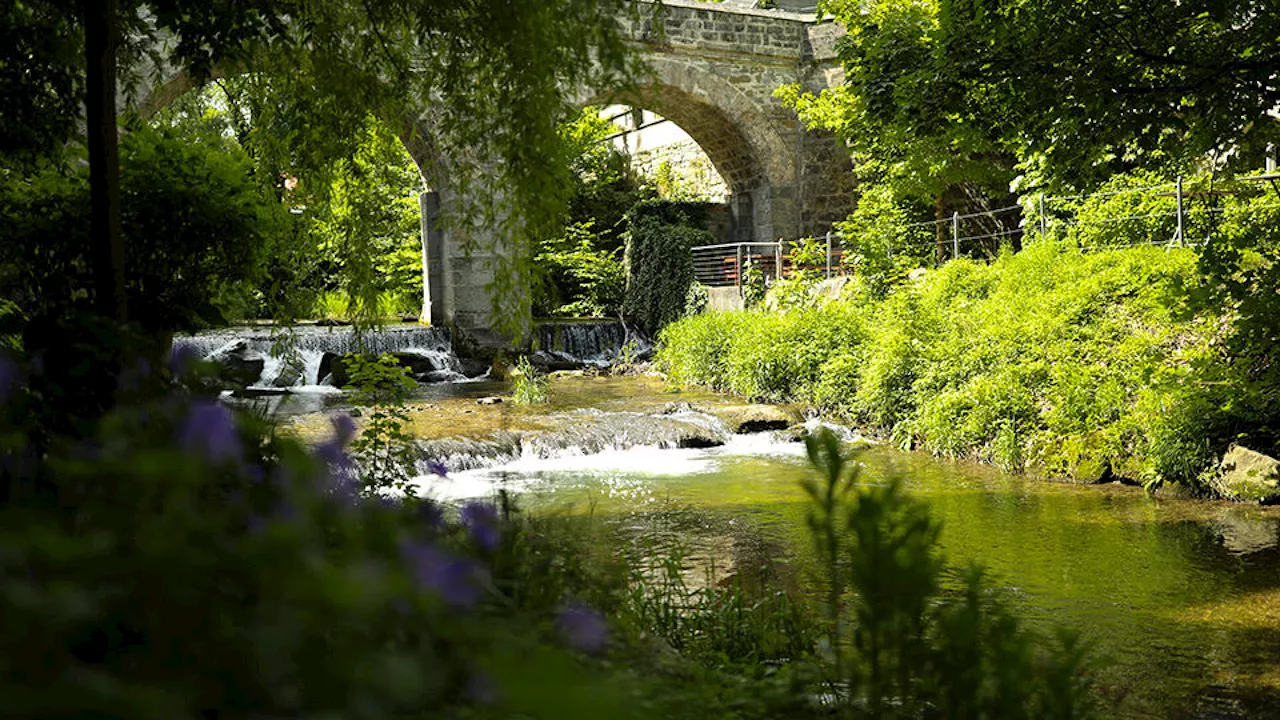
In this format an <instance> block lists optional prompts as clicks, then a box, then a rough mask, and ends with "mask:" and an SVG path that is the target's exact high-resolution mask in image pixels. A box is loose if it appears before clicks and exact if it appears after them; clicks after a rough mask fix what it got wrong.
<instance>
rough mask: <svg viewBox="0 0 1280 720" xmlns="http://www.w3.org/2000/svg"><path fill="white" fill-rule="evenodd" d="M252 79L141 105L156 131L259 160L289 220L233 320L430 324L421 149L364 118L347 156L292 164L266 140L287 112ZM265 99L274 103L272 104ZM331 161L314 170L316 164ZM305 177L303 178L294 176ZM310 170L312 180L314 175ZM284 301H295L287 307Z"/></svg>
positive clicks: (181, 81)
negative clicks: (178, 131)
mask: <svg viewBox="0 0 1280 720" xmlns="http://www.w3.org/2000/svg"><path fill="white" fill-rule="evenodd" d="M263 85H265V82H264V81H262V79H261V78H257V77H255V76H252V75H236V76H232V77H224V76H218V75H215V77H214V78H212V79H211V80H210V81H209V82H208V83H206V84H205V85H203V86H199V87H197V86H194V85H193V84H192V83H191V82H190V80H189V79H188V77H187V76H186V75H185V74H183V75H179V76H176V77H174V78H171V79H170V80H169V81H168V82H166V83H164V84H163V85H161V86H160V87H158V88H157V89H156V90H155V91H153V92H152V93H151V94H150V95H148V96H147V97H146V98H144V99H143V101H142V102H141V103H139V104H138V106H137V110H138V112H139V115H140V116H141V117H142V118H143V119H144V120H145V121H146V122H147V123H149V124H150V125H152V126H168V127H178V126H184V127H187V128H188V129H190V128H192V127H197V126H199V127H200V129H201V130H202V131H207V130H213V131H214V132H218V133H221V135H222V136H223V138H224V139H225V140H226V141H227V143H228V144H229V145H231V146H232V147H231V149H232V150H236V151H242V152H245V153H247V154H249V155H251V156H253V161H254V164H255V172H256V173H258V174H260V175H262V176H263V177H260V178H258V181H259V182H262V183H263V184H274V185H275V188H274V191H275V193H276V196H277V198H278V200H279V202H280V203H281V204H282V205H283V206H284V207H285V208H287V210H288V212H289V214H290V215H291V216H293V218H292V221H291V222H290V223H284V224H281V223H278V222H276V223H269V224H270V225H271V232H272V233H274V234H273V235H272V237H271V241H272V242H273V243H274V244H273V247H272V249H271V252H272V253H273V255H272V256H271V257H269V258H268V262H269V263H270V267H268V269H267V271H266V273H265V277H264V281H263V285H262V286H261V287H259V288H257V289H256V297H255V298H253V300H252V301H250V302H246V303H245V305H246V307H245V308H244V309H245V310H246V311H247V315H246V316H243V317H239V318H236V319H240V320H255V319H283V318H288V319H295V318H296V319H305V318H311V319H317V320H328V321H348V322H349V321H353V320H354V321H369V320H372V319H375V318H376V319H381V320H386V319H397V320H409V319H415V320H416V319H419V318H421V317H426V316H427V305H426V299H427V298H428V297H429V290H428V284H427V283H428V281H427V275H428V273H427V267H428V266H427V258H428V255H427V253H426V252H424V250H425V247H424V243H423V238H424V232H423V231H424V227H425V225H424V218H423V214H422V211H423V207H424V202H423V198H424V191H425V190H427V187H426V183H425V178H424V168H423V167H422V164H421V163H420V161H419V158H424V159H425V158H426V157H427V153H426V152H425V149H426V146H425V144H424V143H418V144H416V145H414V144H412V143H411V142H409V141H408V138H409V137H410V136H411V134H410V133H408V132H403V131H400V130H399V129H397V128H392V127H390V126H389V125H388V124H387V123H386V122H383V121H382V120H381V119H379V118H376V117H374V116H373V115H370V116H368V118H367V119H366V122H365V123H364V124H363V126H362V127H359V128H357V129H355V132H354V133H352V138H351V142H350V146H349V147H346V148H344V150H345V151H349V152H341V153H336V157H338V158H339V159H336V160H329V159H328V158H319V159H317V158H306V159H302V160H300V162H299V164H297V165H294V164H293V163H291V162H290V160H291V158H290V157H288V152H289V148H288V147H284V148H280V147H270V143H269V142H264V141H263V138H264V137H268V138H270V136H272V135H279V136H282V137H283V138H286V139H283V140H281V141H280V143H277V144H284V145H287V143H288V141H287V137H289V133H294V132H298V128H295V127H277V126H276V125H275V123H276V121H279V120H281V117H283V114H282V113H274V114H273V108H271V107H270V103H271V102H272V101H271V100H270V88H264V87H263ZM264 98H267V99H266V100H264ZM317 162H320V163H323V164H324V165H323V166H317V165H316V163H317ZM299 167H301V168H305V169H303V170H299V169H298V168H299ZM308 171H311V172H308ZM285 296H288V297H287V298H286V297H285Z"/></svg>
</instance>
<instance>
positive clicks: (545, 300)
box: [534, 222, 626, 317]
mask: <svg viewBox="0 0 1280 720" xmlns="http://www.w3.org/2000/svg"><path fill="white" fill-rule="evenodd" d="M598 244H599V240H598V238H597V236H596V233H595V232H594V231H593V229H592V224H591V223H589V222H588V223H583V224H579V225H572V226H570V227H568V228H566V230H565V234H564V236H563V237H561V238H559V239H557V240H556V241H554V242H549V243H544V244H543V249H542V252H540V253H538V255H537V256H535V257H534V261H535V264H536V267H537V268H538V269H539V271H540V272H542V273H544V274H545V277H544V279H543V280H542V283H543V286H542V288H541V290H540V291H538V292H536V293H535V304H534V312H535V313H536V314H539V315H544V316H552V315H561V316H575V317H578V316H590V317H603V316H606V315H614V314H616V313H617V312H618V310H619V309H620V308H621V306H622V297H623V291H624V290H625V288H626V272H625V270H624V269H623V267H622V263H621V261H619V260H618V257H617V254H616V253H614V252H611V251H609V250H604V249H597V245H598Z"/></svg>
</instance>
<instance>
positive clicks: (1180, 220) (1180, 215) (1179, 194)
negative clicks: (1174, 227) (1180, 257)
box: [1177, 175, 1185, 247]
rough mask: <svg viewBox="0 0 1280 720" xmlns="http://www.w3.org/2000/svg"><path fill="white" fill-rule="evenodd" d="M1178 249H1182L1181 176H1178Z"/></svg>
mask: <svg viewBox="0 0 1280 720" xmlns="http://www.w3.org/2000/svg"><path fill="white" fill-rule="evenodd" d="M1177 237H1178V247H1182V246H1183V245H1184V244H1185V242H1184V241H1183V222H1182V176H1181V175H1179V176H1178V235H1177Z"/></svg>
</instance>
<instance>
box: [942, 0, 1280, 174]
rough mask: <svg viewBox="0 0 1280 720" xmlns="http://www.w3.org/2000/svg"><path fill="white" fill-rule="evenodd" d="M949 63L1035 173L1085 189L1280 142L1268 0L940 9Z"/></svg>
mask: <svg viewBox="0 0 1280 720" xmlns="http://www.w3.org/2000/svg"><path fill="white" fill-rule="evenodd" d="M939 4H940V6H941V7H942V9H941V10H940V12H939V15H938V16H939V20H940V24H939V32H940V33H941V35H942V36H943V37H944V38H945V40H944V42H943V43H942V56H943V58H944V59H945V62H946V64H947V66H949V67H951V68H952V69H953V72H954V73H955V74H956V75H957V76H959V77H960V78H962V82H963V84H964V86H965V87H966V93H965V95H966V97H967V99H968V101H969V102H971V103H974V104H975V105H976V106H978V107H979V108H980V114H981V116H983V117H985V118H987V119H988V122H991V123H998V124H999V127H1000V128H1001V131H1002V134H1004V135H1005V136H1006V137H1007V138H1008V139H1009V140H1011V141H1013V142H1014V143H1015V145H1016V148H1017V150H1018V151H1019V152H1020V153H1022V154H1023V155H1024V156H1025V157H1028V158H1034V159H1035V161H1036V165H1035V166H1034V167H1035V168H1036V169H1039V170H1041V171H1042V172H1043V173H1044V174H1046V175H1047V176H1049V177H1050V178H1051V179H1054V180H1058V181H1059V182H1065V183H1074V184H1086V185H1087V184H1089V183H1092V182H1094V181H1096V179H1098V178H1100V177H1105V176H1106V175H1108V174H1110V173H1112V172H1115V171H1116V170H1120V169H1126V168H1128V167H1132V166H1134V165H1140V166H1147V167H1151V166H1153V165H1161V164H1166V163H1169V162H1171V161H1181V162H1192V163H1194V162H1196V161H1197V159H1198V158H1200V157H1203V156H1204V155H1206V154H1209V153H1213V154H1216V155H1218V156H1223V155H1231V156H1232V157H1233V159H1234V160H1235V161H1236V162H1238V163H1242V164H1243V165H1244V166H1245V167H1256V166H1258V165H1260V164H1261V163H1260V158H1261V151H1262V150H1263V149H1264V148H1265V147H1266V145H1267V144H1269V143H1274V142H1277V140H1280V122H1277V120H1276V118H1275V116H1274V112H1273V111H1274V108H1275V107H1276V106H1277V105H1280V82H1277V75H1276V67H1277V66H1280V44H1277V42H1276V38H1277V37H1280V15H1277V13H1276V12H1275V7H1274V4H1273V3H1271V2H1269V1H1267V0H1188V1H1187V2H1176V3H1170V2H1162V1H1161V0H1136V1H1135V0H1099V1H1096V2H1093V1H1091V2H1087V3H1062V2H1054V1H1053V0H998V1H996V2H977V1H975V0H940V2H939Z"/></svg>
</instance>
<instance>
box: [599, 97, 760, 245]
mask: <svg viewBox="0 0 1280 720" xmlns="http://www.w3.org/2000/svg"><path fill="white" fill-rule="evenodd" d="M679 79H680V78H675V80H679ZM686 80H687V79H686ZM683 85H684V86H681V84H677V83H676V82H655V83H652V84H650V85H647V86H644V87H642V88H639V89H637V90H635V91H632V92H628V93H625V94H622V95H616V96H613V97H611V98H610V101H612V102H614V103H617V104H616V105H611V106H609V107H611V108H631V109H633V110H636V111H638V112H639V114H640V115H639V117H640V119H641V124H642V125H645V124H647V125H648V126H649V128H648V132H652V133H654V135H656V136H657V139H656V140H653V141H648V143H649V145H650V146H655V147H656V148H662V147H666V146H674V148H675V153H674V154H677V155H681V156H682V158H687V160H686V161H685V165H686V167H687V168H689V169H690V170H692V171H693V172H694V173H696V172H697V170H696V168H697V166H698V164H699V163H700V162H702V161H703V159H704V158H705V162H706V163H708V164H709V165H710V166H711V169H712V170H713V171H714V177H713V178H707V179H706V181H704V185H705V186H707V187H706V190H707V192H705V193H704V195H705V196H706V199H714V200H718V201H720V202H723V203H725V205H726V206H727V214H728V225H727V228H726V229H725V231H724V233H723V237H722V238H721V239H722V240H723V241H725V242H752V241H755V240H762V239H767V238H768V236H769V235H770V234H771V233H772V227H771V223H770V219H771V218H770V217H769V215H768V214H767V209H768V207H769V205H770V201H771V192H772V183H771V182H770V179H769V173H768V171H767V169H766V168H765V166H764V164H763V163H762V162H761V160H760V155H761V154H762V153H761V150H760V148H759V147H758V146H759V144H760V143H759V142H758V141H755V140H752V139H751V138H749V137H748V136H747V134H746V132H745V131H744V128H743V127H742V126H741V123H740V122H739V121H738V120H737V119H735V118H734V117H733V116H731V114H730V111H727V110H726V109H725V108H724V107H721V106H720V105H718V104H717V103H716V100H715V99H713V98H711V97H710V96H708V95H706V94H703V93H700V92H699V91H698V86H697V85H696V84H693V83H689V82H687V81H686V82H684V83H683ZM614 114H615V115H618V114H622V113H614ZM627 125H630V126H631V127H634V126H635V120H634V119H631V120H628V121H625V122H624V128H626V127H627ZM639 132H640V133H642V134H643V133H645V132H646V129H641V130H640V131H639ZM668 135H669V137H664V136H668ZM646 140H647V139H641V140H640V143H639V144H640V148H638V150H639V151H638V152H635V151H633V152H632V158H633V160H635V161H637V165H638V166H639V167H641V168H642V169H645V170H648V169H649V168H653V169H654V170H656V169H657V167H659V166H660V164H661V162H662V161H663V160H664V159H666V158H664V157H663V153H662V152H660V151H659V152H653V153H652V154H650V156H649V157H644V156H643V155H644V153H645V149H644V147H645V143H646ZM627 141H628V142H632V143H633V147H634V140H631V139H630V138H628V140H627ZM713 195H719V197H718V198H715V197H712V196H713Z"/></svg>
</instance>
